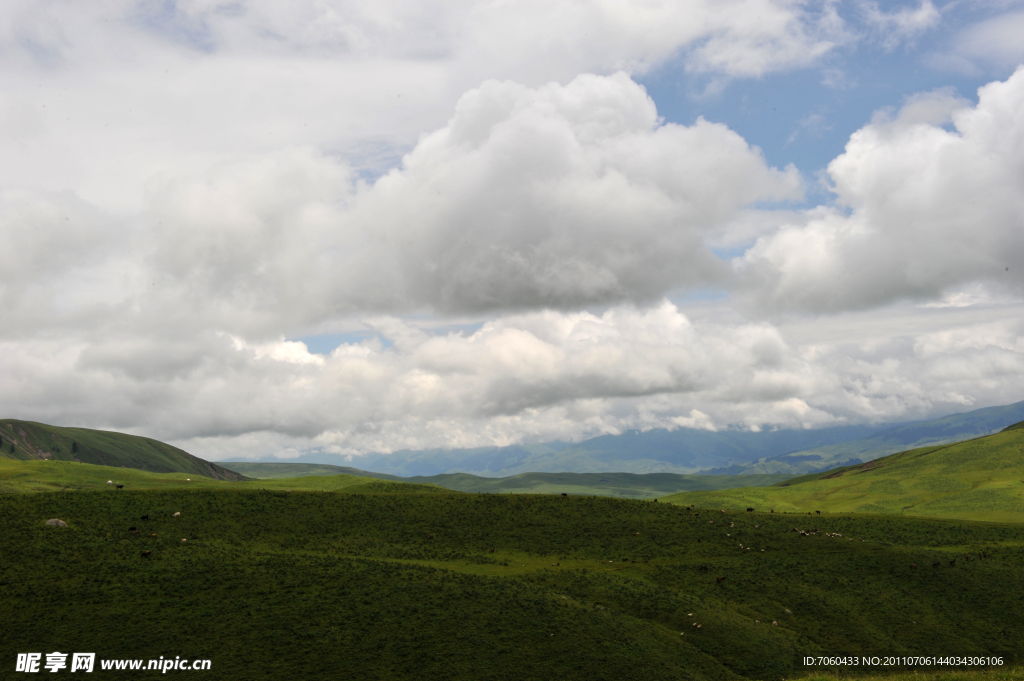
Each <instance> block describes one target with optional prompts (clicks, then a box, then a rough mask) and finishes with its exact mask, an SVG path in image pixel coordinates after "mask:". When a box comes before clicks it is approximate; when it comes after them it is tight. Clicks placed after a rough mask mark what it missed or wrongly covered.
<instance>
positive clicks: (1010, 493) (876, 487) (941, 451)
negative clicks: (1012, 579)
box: [665, 422, 1024, 522]
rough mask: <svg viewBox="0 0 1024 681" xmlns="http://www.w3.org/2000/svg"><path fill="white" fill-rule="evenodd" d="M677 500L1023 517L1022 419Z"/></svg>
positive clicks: (779, 507) (800, 509)
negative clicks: (975, 434) (969, 435)
mask: <svg viewBox="0 0 1024 681" xmlns="http://www.w3.org/2000/svg"><path fill="white" fill-rule="evenodd" d="M665 501H669V502H671V503H676V504H684V505H686V504H696V505H698V506H710V507H714V508H728V509H737V508H746V507H754V508H757V509H769V508H773V509H775V510H776V511H777V512H778V511H784V512H801V513H806V512H809V511H810V512H813V511H822V512H831V513H835V512H857V513H887V514H900V515H912V516H926V517H934V518H969V519H975V520H994V521H1006V522H1024V422H1022V423H1018V424H1016V425H1013V426H1010V427H1008V428H1007V429H1005V430H1004V431H1002V432H1000V433H996V434H994V435H988V436H985V437H981V438H977V439H974V440H968V441H966V442H959V443H955V444H949V445H941V446H932V447H922V448H918V449H911V450H909V451H905V452H901V453H899V454H893V455H891V456H886V457H883V458H880V459H875V460H873V461H869V462H868V463H865V464H859V465H856V466H846V467H841V468H837V469H833V470H831V471H825V472H823V473H815V474H811V475H805V476H802V477H799V478H794V479H792V480H789V481H787V482H784V483H780V484H778V485H775V486H773V487H746V488H739V489H730V490H722V491H713V492H691V493H684V494H676V495H672V496H670V497H667V498H666V499H665Z"/></svg>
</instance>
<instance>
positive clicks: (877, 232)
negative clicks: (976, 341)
mask: <svg viewBox="0 0 1024 681" xmlns="http://www.w3.org/2000/svg"><path fill="white" fill-rule="evenodd" d="M1022 112H1024V69H1020V70H1018V71H1017V72H1016V73H1015V74H1014V75H1013V76H1011V77H1010V78H1009V79H1008V80H1007V81H1005V82H995V83H990V84H989V85H986V86H985V87H983V88H981V89H980V90H979V101H978V104H977V106H976V107H970V106H969V105H967V104H966V103H965V102H964V101H962V100H960V99H958V98H956V97H953V96H952V95H951V94H949V93H946V92H936V93H932V94H930V95H923V96H919V97H915V98H911V99H910V100H909V101H908V103H907V104H906V105H905V106H904V107H903V109H902V110H901V111H900V112H899V113H898V115H896V116H895V117H892V116H886V115H882V116H880V117H876V120H875V121H873V122H872V123H871V124H870V125H868V126H866V127H864V128H862V129H861V130H859V131H857V132H856V133H854V134H853V136H852V137H851V138H850V142H849V143H848V144H847V146H846V151H845V153H844V154H842V155H841V156H839V157H838V158H836V159H835V160H834V161H832V163H831V164H830V165H829V167H828V174H829V177H830V179H831V181H832V183H833V188H834V191H835V193H836V195H837V197H838V202H839V204H840V206H839V207H837V208H836V209H834V210H830V211H827V212H825V213H824V214H822V215H820V216H819V217H816V218H815V219H812V220H810V221H809V222H807V223H806V224H803V225H796V226H792V227H783V228H782V229H780V230H779V231H778V232H777V233H776V234H773V235H770V236H765V237H762V238H761V239H759V241H758V242H757V244H756V245H755V246H754V247H753V248H751V249H750V250H749V251H748V252H747V253H746V254H745V255H744V256H743V257H742V258H739V259H737V260H736V261H735V264H736V267H737V271H738V272H739V273H740V274H741V276H743V277H747V280H748V285H749V286H750V289H749V293H748V295H749V296H750V300H751V302H752V303H753V304H756V305H758V306H760V307H762V308H769V309H775V310H786V309H804V310H813V311H818V312H825V311H839V310H843V309H851V308H865V307H872V306H878V305H884V304H887V303H889V302H892V301H895V300H899V299H907V298H909V299H917V300H926V301H927V300H936V299H940V298H942V296H943V295H944V294H946V293H947V292H949V291H950V290H953V289H956V288H958V287H960V286H963V285H966V284H970V283H979V282H980V283H983V284H985V285H986V286H988V287H990V288H994V289H996V290H1003V291H1007V292H1012V294H1013V295H1014V296H1015V297H1018V296H1019V295H1020V293H1021V291H1022V290H1024V268H1022V267H1020V266H1019V263H1020V262H1022V257H1024V229H1022V223H1021V215H1024V185H1022V184H1021V182H1020V177H1021V168H1022V167H1024V113H1022ZM947 121H951V122H952V126H953V129H947V128H946V127H944V126H943V123H945V122H947Z"/></svg>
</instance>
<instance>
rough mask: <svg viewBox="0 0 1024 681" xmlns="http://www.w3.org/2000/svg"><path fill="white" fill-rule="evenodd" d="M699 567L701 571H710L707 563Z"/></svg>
mask: <svg viewBox="0 0 1024 681" xmlns="http://www.w3.org/2000/svg"><path fill="white" fill-rule="evenodd" d="M697 569H698V570H700V571H701V572H707V571H708V566H707V565H701V566H700V567H699V568H697Z"/></svg>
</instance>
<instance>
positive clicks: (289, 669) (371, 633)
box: [0, 464, 1024, 680]
mask: <svg viewBox="0 0 1024 681" xmlns="http://www.w3.org/2000/svg"><path fill="white" fill-rule="evenodd" d="M51 465H63V466H68V467H71V466H84V464H51ZM309 479H311V480H317V478H309ZM320 479H321V480H324V479H329V478H320ZM258 482H259V483H262V484H268V481H258ZM291 482H294V481H291ZM203 484H204V485H208V486H207V487H204V488H193V489H182V488H180V487H179V488H170V489H152V490H148V491H137V492H131V491H127V489H128V488H126V490H122V491H121V492H120V493H118V492H111V491H109V490H106V489H104V490H99V491H75V492H58V493H51V494H8V495H4V496H2V497H0V517H2V518H3V519H4V521H3V523H2V524H0V603H3V604H4V616H3V618H2V619H0V659H3V660H7V661H9V662H10V663H13V659H14V654H15V653H17V652H24V651H40V652H44V651H45V652H49V651H52V650H62V651H63V650H71V651H95V652H97V654H98V655H99V656H100V657H101V658H118V657H120V658H140V659H143V658H144V659H155V658H157V657H159V656H171V657H173V656H175V655H181V656H183V657H188V658H208V659H210V660H212V661H213V667H212V669H211V671H209V672H204V678H210V679H256V678H267V679H275V680H278V679H281V680H286V679H312V678H324V677H326V678H350V679H406V678H408V679H510V678H515V679H541V678H543V679H552V678H557V679H681V678H682V679H740V678H746V679H766V680H775V679H783V678H786V679H791V678H793V677H794V676H801V675H805V673H806V672H807V670H805V669H804V668H803V667H802V666H801V665H800V663H799V660H800V658H801V657H802V656H804V655H820V654H829V655H841V654H851V655H887V654H891V655H968V654H974V655H981V654H986V655H990V654H997V655H1003V656H1004V657H1005V659H1006V660H1007V661H1008V662H1009V661H1013V660H1017V659H1019V656H1020V654H1021V653H1022V652H1024V622H1022V621H1021V619H1020V617H1019V613H1020V612H1021V611H1022V609H1024V582H1022V580H1021V565H1022V562H1024V528H1022V527H1021V526H1018V525H1011V524H999V523H974V522H963V521H958V522H946V521H937V520H922V519H912V518H900V517H870V516H856V517H853V516H845V515H831V516H828V517H821V518H818V517H815V518H813V519H810V518H806V517H805V518H804V520H803V521H801V520H800V519H799V518H795V517H793V516H784V515H780V514H761V513H745V512H734V513H721V512H719V511H713V512H711V511H691V510H689V509H684V508H682V507H679V506H674V505H671V504H664V503H655V502H648V501H633V500H621V499H610V498H602V497H582V496H569V497H561V496H551V495H498V494H460V493H454V492H446V491H443V490H438V488H434V487H428V486H414V485H404V484H402V483H392V482H388V481H380V480H368V479H365V478H363V479H362V485H363V486H360V485H358V484H355V483H353V484H352V485H349V486H347V487H345V488H341V489H340V490H339V491H338V492H301V491H293V492H291V493H287V492H284V491H278V490H275V491H268V490H260V489H254V488H252V487H251V485H252V484H254V483H244V484H243V485H238V484H232V485H227V484H226V483H218V482H216V481H207V482H204V483H203ZM221 485H223V487H221ZM376 486H382V487H376ZM293 490H294V488H293ZM398 490H402V491H403V492H404V493H398ZM179 511H180V513H181V516H180V517H177V518H175V517H173V515H172V514H173V513H175V512H179ZM142 516H148V518H149V519H148V520H141V518H142ZM48 518H60V519H62V520H65V521H66V522H67V523H68V525H69V526H68V527H67V528H58V527H49V526H46V525H45V524H44V521H45V520H46V519H48ZM811 523H813V525H812V524H811ZM133 526H134V527H137V528H139V530H140V532H139V533H138V534H135V533H133V532H132V531H130V530H129V528H130V527H133ZM794 527H797V528H799V529H801V530H804V531H805V532H806V533H800V532H794V531H793V529H794ZM812 530H818V531H817V532H813V531H812ZM835 534H841V535H842V537H838V536H834V535H835ZM150 535H155V537H154V536H150ZM182 539H187V542H184V543H183V542H182V541H181V540H182ZM748 549H749V550H748ZM143 551H151V552H152V554H151V555H150V557H148V558H142V557H141V554H142V552H143ZM965 553H968V554H970V556H971V559H970V560H965V559H964V558H963V554H965ZM982 554H984V557H982ZM951 561H955V562H953V563H951ZM933 563H938V564H939V565H938V567H932V564H933ZM912 565H917V566H918V567H916V568H915V567H912ZM702 566H706V567H707V570H702V569H701V568H702ZM719 577H725V579H724V580H722V581H719V580H718V579H717V578H719ZM773 622H774V623H776V624H775V625H773V624H772V623H773ZM698 624H699V625H700V626H699V627H698V626H696V625H698ZM7 663H8V662H5V663H4V664H7ZM853 671H854V673H856V672H858V671H859V672H871V671H873V672H876V673H877V670H870V669H860V670H853ZM125 675H126V676H130V674H127V673H126V674H125ZM104 676H113V673H111V672H107V673H105V674H104ZM136 676H137V674H136ZM115 678H116V676H115Z"/></svg>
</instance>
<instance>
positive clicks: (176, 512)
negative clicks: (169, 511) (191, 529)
mask: <svg viewBox="0 0 1024 681" xmlns="http://www.w3.org/2000/svg"><path fill="white" fill-rule="evenodd" d="M171 517H172V518H180V517H181V511H175V513H174V515H172V516H171Z"/></svg>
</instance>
